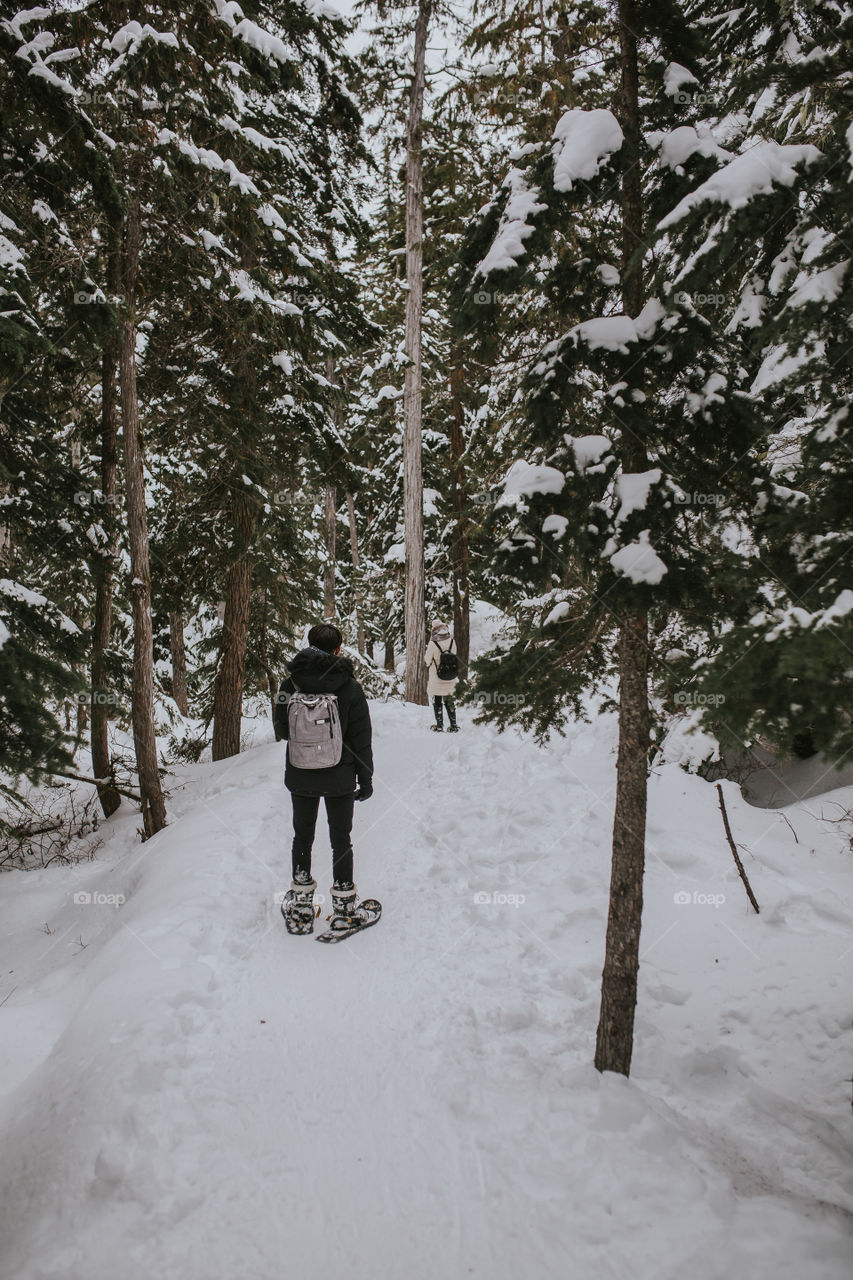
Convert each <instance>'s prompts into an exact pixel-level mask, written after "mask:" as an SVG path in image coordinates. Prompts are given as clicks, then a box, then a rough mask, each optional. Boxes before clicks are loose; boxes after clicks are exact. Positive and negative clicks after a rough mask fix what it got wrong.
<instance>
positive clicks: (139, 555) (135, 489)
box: [119, 181, 166, 836]
mask: <svg viewBox="0 0 853 1280" xmlns="http://www.w3.org/2000/svg"><path fill="white" fill-rule="evenodd" d="M138 186H139V184H138V181H136V182H133V183H132V184H131V190H132V191H133V195H132V197H131V202H130V206H129V208H128V212H127V217H126V221H125V228H124V244H123V249H122V284H123V286H124V295H125V315H124V319H123V321H122V327H121V351H120V357H119V369H120V377H121V424H122V436H123V443H124V470H125V493H126V498H127V527H128V543H129V550H130V575H131V582H130V602H131V611H132V616H133V697H132V710H131V714H132V721H133V743H134V747H135V750H136V767H137V771H138V773H139V791H140V795H141V796H142V818H143V824H144V829H145V834H146V836H152V835H154V834H155V832H157V831H159V830H160V829H161V828H162V827H165V825H166V804H165V801H164V799H163V790H162V787H161V786H160V773H159V770H158V768H157V738H156V735H155V731H154V646H153V635H152V626H151V570H150V560H149V550H148V518H147V513H146V508H145V472H144V467H143V459H142V441H141V436H140V430H139V403H138V400H137V394H136V320H135V316H134V307H135V301H136V283H137V274H138V270H139V242H140V234H141V228H140V209H139V194H138Z"/></svg>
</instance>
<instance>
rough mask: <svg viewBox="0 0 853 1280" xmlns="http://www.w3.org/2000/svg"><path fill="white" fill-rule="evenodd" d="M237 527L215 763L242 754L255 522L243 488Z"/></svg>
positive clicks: (218, 688) (218, 684)
mask: <svg viewBox="0 0 853 1280" xmlns="http://www.w3.org/2000/svg"><path fill="white" fill-rule="evenodd" d="M232 517H233V527H234V533H235V537H236V540H237V558H236V560H235V561H234V563H233V564H232V565H231V567H230V569H229V570H228V577H227V579H226V583H225V616H224V618H223V620H222V640H221V642H220V646H219V664H218V667H217V671H216V681H215V684H214V689H213V743H212V755H213V759H214V760H225V759H226V758H227V757H228V756H236V755H239V753H240V728H241V724H242V720H243V682H244V680H245V677H246V647H247V644H248V637H249V607H250V603H251V598H252V562H251V559H250V556H249V548H250V547H251V544H252V535H253V534H254V529H255V521H254V513H253V509H252V507H251V506H250V503H249V498H248V495H247V494H246V493H245V491H244V490H243V488H242V487H240V488H237V489H236V491H235V493H234V498H233V507H232Z"/></svg>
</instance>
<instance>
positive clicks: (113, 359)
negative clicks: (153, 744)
mask: <svg viewBox="0 0 853 1280" xmlns="http://www.w3.org/2000/svg"><path fill="white" fill-rule="evenodd" d="M113 262H117V257H116V254H115V253H114V254H113ZM108 274H112V273H111V272H108ZM118 362H119V341H118V339H117V338H113V337H110V338H108V339H107V341H106V343H105V344H104V351H103V356H102V359H101V497H102V498H103V500H104V513H103V519H102V521H101V524H102V525H103V527H104V529H105V530H106V532H107V546H106V547H105V549H104V551H103V554H101V555H98V556H97V558H96V559H95V561H94V564H93V577H94V579H95V616H94V619H93V622H92V659H91V677H92V715H91V719H90V721H89V743H90V747H91V753H92V773H93V774H94V776H95V777H96V778H108V777H110V776H111V769H112V764H111V761H110V739H109V720H110V718H109V714H108V707H109V704H110V701H111V698H112V694H111V692H110V689H109V687H108V680H109V677H108V675H107V652H108V650H109V646H110V635H111V633H112V624H113V581H114V572H115V555H116V549H117V542H118V539H117V512H116V493H117V473H118V397H117V386H116V375H117V372H118ZM98 800H99V801H100V805H101V808H102V809H103V811H104V817H105V818H109V817H110V815H111V814H113V813H115V811H116V809H118V807H119V805H120V804H121V797H120V796H119V794H118V792H117V791H116V789H115V787H112V786H102V785H100V784H99V786H98Z"/></svg>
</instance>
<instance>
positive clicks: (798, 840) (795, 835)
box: [779, 813, 800, 844]
mask: <svg viewBox="0 0 853 1280" xmlns="http://www.w3.org/2000/svg"><path fill="white" fill-rule="evenodd" d="M779 817H780V818H785V821H786V822H787V823H788V826H789V827H791V831H792V832H793V835H794V840H795V841H796V843H797V844H799V843H800V838H799V836H798V835H797V833H796V831H794V828H793V827H792V826H791V823H790V821H789V820H788V818H786V817H785V814H784V813H780V814H779Z"/></svg>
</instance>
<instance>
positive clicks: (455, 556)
mask: <svg viewBox="0 0 853 1280" xmlns="http://www.w3.org/2000/svg"><path fill="white" fill-rule="evenodd" d="M451 359H452V368H451V371H450V400H451V410H452V416H451V420H450V468H451V470H450V500H451V507H452V510H453V530H452V532H451V535H450V560H451V565H452V573H453V637H454V639H455V641H456V652H457V654H458V655H459V667H460V674H461V675H462V676H463V677H464V676H466V675H467V673H468V659H469V656H470V648H471V616H470V609H471V601H470V576H471V560H470V555H469V551H468V518H467V516H466V515H465V507H466V505H467V502H468V494H467V492H466V484H465V468H464V465H463V462H462V455H463V453H464V452H465V435H464V432H463V421H464V416H463V408H462V392H463V386H464V376H465V375H464V371H463V368H462V365H461V362H459V361H458V360H457V359H453V357H451Z"/></svg>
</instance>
